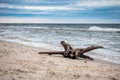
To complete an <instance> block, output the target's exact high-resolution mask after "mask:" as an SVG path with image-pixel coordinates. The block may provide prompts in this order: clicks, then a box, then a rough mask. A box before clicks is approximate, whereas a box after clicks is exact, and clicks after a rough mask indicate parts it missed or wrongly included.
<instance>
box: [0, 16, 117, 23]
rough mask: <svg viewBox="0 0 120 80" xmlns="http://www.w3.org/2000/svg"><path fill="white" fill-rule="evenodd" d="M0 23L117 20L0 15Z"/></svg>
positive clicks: (104, 21) (107, 21)
mask: <svg viewBox="0 0 120 80" xmlns="http://www.w3.org/2000/svg"><path fill="white" fill-rule="evenodd" d="M0 23H119V21H118V20H110V19H109V20H108V19H96V18H30V17H29V18H28V17H25V18H20V17H19V18H18V17H0Z"/></svg>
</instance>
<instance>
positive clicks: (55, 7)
mask: <svg viewBox="0 0 120 80" xmlns="http://www.w3.org/2000/svg"><path fill="white" fill-rule="evenodd" d="M0 8H9V9H25V10H42V11H47V10H48V11H51V10H52V11H53V10H76V8H74V7H69V6H20V5H14V4H4V3H0Z"/></svg>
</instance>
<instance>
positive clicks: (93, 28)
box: [88, 26, 120, 32]
mask: <svg viewBox="0 0 120 80" xmlns="http://www.w3.org/2000/svg"><path fill="white" fill-rule="evenodd" d="M88 30H90V31H110V32H111V31H112V32H117V31H118V32H119V31H120V29H117V28H102V27H98V26H91V27H89V29H88Z"/></svg>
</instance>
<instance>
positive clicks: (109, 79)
mask: <svg viewBox="0 0 120 80" xmlns="http://www.w3.org/2000/svg"><path fill="white" fill-rule="evenodd" d="M39 51H49V50H45V49H39V48H34V47H30V46H25V45H21V44H16V43H11V42H6V41H0V80H120V65H119V64H114V63H109V62H104V61H102V62H101V61H89V60H87V62H86V63H85V61H84V60H72V59H67V58H63V57H62V56H61V55H51V56H49V55H47V54H42V55H40V54H38V52H39Z"/></svg>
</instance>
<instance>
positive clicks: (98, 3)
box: [0, 0, 120, 11]
mask: <svg viewBox="0 0 120 80" xmlns="http://www.w3.org/2000/svg"><path fill="white" fill-rule="evenodd" d="M36 1H38V0H36ZM63 2H64V1H63ZM106 6H120V0H84V1H75V2H74V3H71V4H67V5H61V6H56V5H51V6H50V5H49V6H48V5H44V6H27V5H26V6H25V5H24V6H23V5H15V4H5V3H0V7H1V8H10V9H22V10H23V9H25V10H37V11H40V10H41V11H55V10H71V11H72V10H87V9H90V8H98V7H106Z"/></svg>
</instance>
